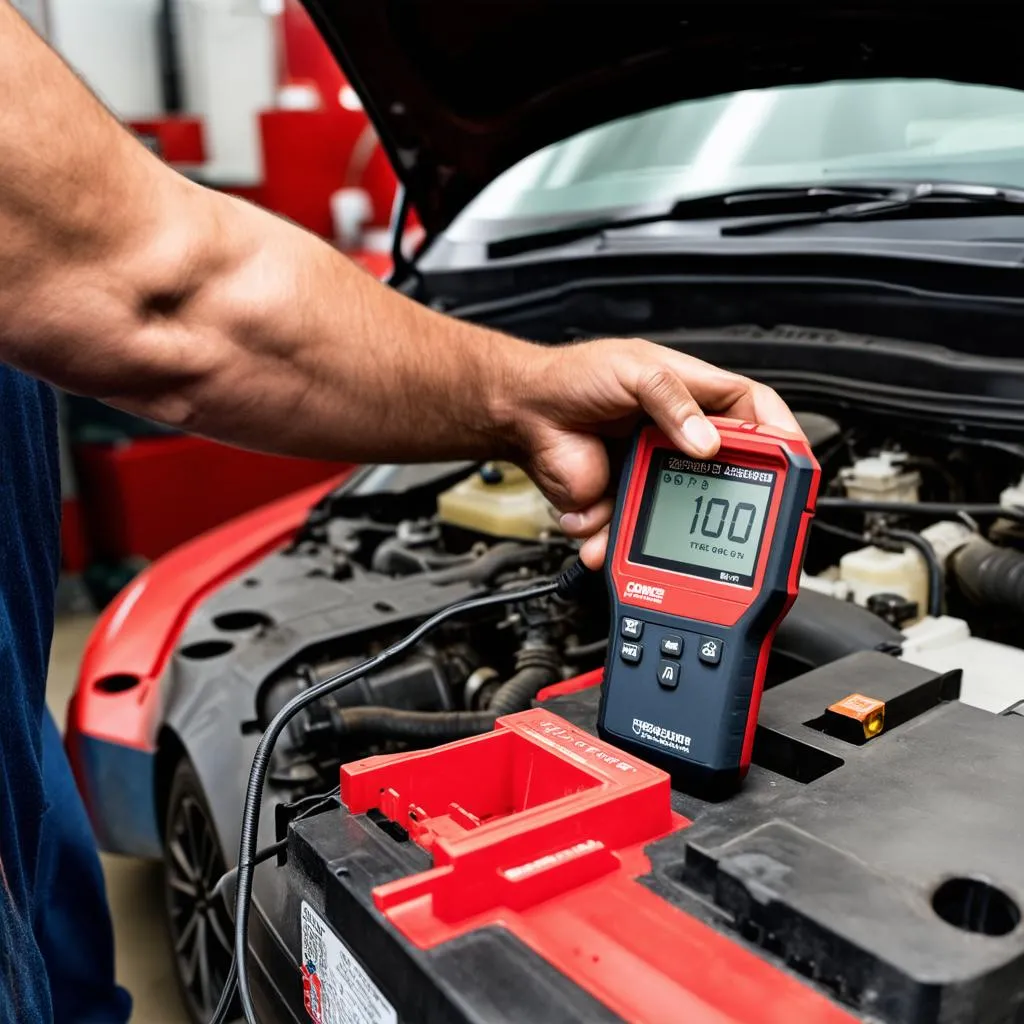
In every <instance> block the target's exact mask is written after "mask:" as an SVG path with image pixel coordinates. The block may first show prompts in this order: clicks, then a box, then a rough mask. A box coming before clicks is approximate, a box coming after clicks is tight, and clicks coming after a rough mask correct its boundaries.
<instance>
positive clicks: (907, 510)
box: [817, 495, 1024, 523]
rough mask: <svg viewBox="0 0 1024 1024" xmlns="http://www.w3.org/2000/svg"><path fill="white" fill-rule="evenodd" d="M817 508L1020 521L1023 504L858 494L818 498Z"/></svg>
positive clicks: (820, 510) (1023, 511)
mask: <svg viewBox="0 0 1024 1024" xmlns="http://www.w3.org/2000/svg"><path fill="white" fill-rule="evenodd" d="M817 505H818V511H819V512H823V511H827V510H828V509H832V510H834V511H836V512H889V513H892V514H893V515H898V516H928V517H937V518H945V517H947V516H955V515H957V514H958V513H960V512H965V513H966V514H967V515H969V516H973V517H975V518H978V519H981V518H989V517H991V518H996V519H1012V520H1013V521H1014V522H1016V523H1021V522H1024V508H1017V507H1016V506H1013V505H994V504H992V503H991V502H984V503H980V502H969V501H968V502H964V501H905V502H904V501H872V500H870V499H865V500H863V501H862V500H861V499H860V498H833V497H831V496H828V495H826V496H823V497H821V498H818V502H817Z"/></svg>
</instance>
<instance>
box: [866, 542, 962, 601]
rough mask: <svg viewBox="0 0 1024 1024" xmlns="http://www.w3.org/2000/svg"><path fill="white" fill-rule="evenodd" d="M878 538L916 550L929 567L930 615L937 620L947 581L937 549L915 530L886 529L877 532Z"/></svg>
mask: <svg viewBox="0 0 1024 1024" xmlns="http://www.w3.org/2000/svg"><path fill="white" fill-rule="evenodd" d="M877 533H878V536H880V537H886V538H888V539H889V540H895V541H899V542H900V543H901V544H909V545H910V546H911V547H912V548H916V549H917V550H918V551H919V552H920V553H921V557H922V558H923V559H924V561H925V564H926V565H927V566H928V614H929V615H931V616H932V618H935V619H937V618H938V617H939V616H940V615H941V614H942V597H943V591H944V590H945V579H944V577H943V574H942V563H941V562H940V561H939V557H938V555H936V554H935V548H933V547H932V546H931V544H929V543H928V541H927V540H926V539H925V538H924V537H922V536H921V534H919V533H914V531H913V530H892V529H889V528H886V529H884V530H878V531H877Z"/></svg>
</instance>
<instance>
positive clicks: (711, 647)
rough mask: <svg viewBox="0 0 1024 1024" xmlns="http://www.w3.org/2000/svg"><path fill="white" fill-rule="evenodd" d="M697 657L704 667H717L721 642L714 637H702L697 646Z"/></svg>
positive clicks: (720, 654) (720, 657)
mask: <svg viewBox="0 0 1024 1024" xmlns="http://www.w3.org/2000/svg"><path fill="white" fill-rule="evenodd" d="M697 657H698V658H700V660H701V661H703V662H704V664H705V665H717V664H718V663H719V662H720V661H721V660H722V641H721V640H719V639H718V637H716V636H702V637H701V638H700V642H699V643H698V645H697Z"/></svg>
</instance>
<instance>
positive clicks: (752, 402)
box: [670, 352, 803, 434]
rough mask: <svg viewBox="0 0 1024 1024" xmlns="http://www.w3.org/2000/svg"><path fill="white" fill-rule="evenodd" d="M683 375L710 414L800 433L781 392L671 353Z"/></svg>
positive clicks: (798, 425) (709, 364) (679, 354)
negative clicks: (780, 395)
mask: <svg viewBox="0 0 1024 1024" xmlns="http://www.w3.org/2000/svg"><path fill="white" fill-rule="evenodd" d="M670 355H671V356H673V357H674V360H673V361H674V363H675V366H674V367H673V368H676V367H677V368H678V372H679V373H680V374H683V375H685V377H686V380H687V382H688V383H689V385H690V391H691V392H692V394H693V397H694V398H696V399H697V401H698V402H700V404H701V406H702V407H703V408H705V409H707V410H709V411H710V412H717V413H721V414H722V415H724V416H732V417H734V418H735V419H740V420H747V421H748V422H751V423H763V424H765V425H766V426H769V427H778V428H779V429H780V430H790V431H793V432H794V433H797V434H801V433H803V431H802V430H801V429H800V424H799V423H797V420H796V417H795V416H794V415H793V413H792V412H791V411H790V408H789V406H788V405H786V403H785V402H784V401H783V400H782V398H780V397H779V395H778V393H777V392H776V391H774V390H773V389H772V388H770V387H768V385H767V384H759V383H758V382H757V381H753V380H751V379H750V378H749V377H743V376H741V375H740V374H738V373H731V372H730V371H728V370H722V369H720V368H719V367H717V366H712V365H711V363H706V362H704V361H703V360H702V359H695V358H693V357H692V356H686V355H683V354H682V353H678V352H673V353H670Z"/></svg>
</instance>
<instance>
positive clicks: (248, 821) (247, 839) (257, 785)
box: [210, 562, 588, 1024]
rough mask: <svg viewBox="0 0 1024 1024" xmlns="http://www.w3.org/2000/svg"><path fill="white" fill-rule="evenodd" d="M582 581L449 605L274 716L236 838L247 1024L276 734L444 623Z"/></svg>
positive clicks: (222, 1007) (219, 1017)
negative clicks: (256, 880) (261, 834)
mask: <svg viewBox="0 0 1024 1024" xmlns="http://www.w3.org/2000/svg"><path fill="white" fill-rule="evenodd" d="M587 578H588V571H587V569H586V568H585V567H584V566H583V565H582V563H580V562H575V563H574V564H573V565H571V566H570V567H569V568H568V569H566V570H565V571H564V572H563V573H561V574H560V575H559V576H558V577H556V578H555V579H553V580H548V581H545V582H543V583H535V584H533V585H532V586H529V587H522V588H520V589H518V590H506V591H499V592H497V593H494V594H486V595H484V596H483V597H474V598H469V599H468V600H466V601H460V602H458V603H457V604H453V605H449V607H447V608H445V609H443V610H442V611H440V612H438V613H437V614H436V615H433V616H431V617H430V618H429V619H427V620H426V621H425V622H423V623H421V624H420V625H419V626H417V627H416V628H415V629H414V630H413V631H412V632H411V633H408V634H407V635H406V636H404V637H403V638H402V639H401V640H398V641H397V642H395V643H393V644H392V645H391V646H390V647H387V648H385V649H384V650H383V651H381V652H380V653H379V654H376V655H374V656H373V657H372V658H367V659H366V661H363V662H361V663H360V664H358V665H355V666H353V667H352V668H349V669H346V670H344V671H343V672H339V673H337V674H336V675H333V676H331V677H330V678H328V679H325V680H324V681H323V682H322V683H318V684H317V685H316V686H313V687H311V688H310V689H308V690H304V691H303V692H302V693H300V694H298V695H296V696H295V697H293V698H292V699H291V700H290V701H288V703H287V704H285V706H284V707H283V708H281V710H280V711H278V713H277V714H276V715H274V717H273V719H272V720H271V722H270V724H269V725H268V726H267V728H266V731H265V732H264V733H263V736H262V737H261V739H260V742H259V745H258V746H257V748H256V753H255V754H254V755H253V760H252V768H251V769H250V770H249V784H248V786H247V787H246V793H245V808H244V810H243V812H242V828H241V836H240V839H239V844H238V847H239V849H238V869H237V870H238V880H237V884H236V887H235V955H234V962H233V963H232V973H233V974H234V976H235V977H234V981H235V983H236V984H237V987H238V996H239V1000H240V1002H241V1005H242V1013H243V1014H244V1015H245V1019H246V1021H247V1022H248V1024H259V1021H258V1018H257V1017H256V1009H255V1007H254V1006H253V1003H252V995H251V993H250V990H249V971H248V964H247V960H246V954H247V952H248V944H249V940H248V932H249V904H250V900H251V898H252V881H253V871H254V869H255V866H256V858H257V851H256V842H257V833H258V831H259V821H260V805H261V802H262V798H263V785H264V782H265V781H266V777H267V770H268V768H269V766H270V757H271V754H272V753H273V750H274V745H275V744H276V743H277V740H278V738H279V737H280V735H281V733H282V732H284V730H285V727H286V726H287V725H288V722H289V721H291V719H292V718H294V717H295V715H297V714H298V713H299V712H300V711H302V710H304V709H305V708H307V707H309V705H310V704H313V703H314V702H316V701H318V700H320V698H321V697H326V696H327V694H329V693H333V692H334V691H335V690H338V689H340V688H341V687H343V686H347V685H348V684H349V683H352V682H355V680H357V679H359V678H360V677H361V676H363V675H365V674H366V673H367V672H370V671H372V670H373V669H375V668H378V667H379V666H380V665H382V664H384V662H386V661H389V660H390V659H391V658H394V657H396V656H397V655H399V654H402V653H403V652H405V651H407V650H408V649H409V648H410V647H412V646H413V645H414V644H416V643H419V641H420V640H422V639H423V637H425V636H426V635H427V634H428V633H430V632H431V631H433V630H434V629H436V628H437V627H438V626H440V625H442V624H443V623H445V622H447V621H448V620H449V619H452V618H454V617H456V616H458V615H465V614H466V613H467V612H472V611H477V610H478V609H481V608H490V607H493V606H494V605H500V604H510V603H514V602H516V601H529V600H533V599H534V598H538V597H544V596H545V595H547V594H554V593H558V594H560V595H562V596H563V597H569V596H573V595H574V594H575V593H576V592H577V591H578V590H580V589H581V588H582V587H583V586H584V584H585V582H586V580H587ZM232 987H233V986H232V974H231V973H229V975H228V981H227V984H226V987H225V989H224V992H223V993H222V994H221V998H220V1002H219V1003H218V1005H217V1010H216V1011H215V1012H214V1015H213V1018H212V1019H211V1022H210V1024H223V1021H224V1019H225V1016H226V1014H227V1012H228V1009H229V1007H230V1006H231V1002H232V996H233V992H232V991H231V989H232Z"/></svg>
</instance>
